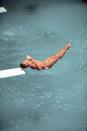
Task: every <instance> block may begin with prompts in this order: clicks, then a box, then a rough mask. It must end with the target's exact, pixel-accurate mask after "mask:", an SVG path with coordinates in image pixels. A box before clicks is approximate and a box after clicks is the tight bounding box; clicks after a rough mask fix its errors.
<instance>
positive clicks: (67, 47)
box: [64, 43, 72, 50]
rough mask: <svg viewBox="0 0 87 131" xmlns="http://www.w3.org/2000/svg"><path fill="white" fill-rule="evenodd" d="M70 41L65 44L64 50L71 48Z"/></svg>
mask: <svg viewBox="0 0 87 131" xmlns="http://www.w3.org/2000/svg"><path fill="white" fill-rule="evenodd" d="M71 46H72V45H71V43H69V44H67V45H66V46H65V47H64V48H65V49H66V50H68V49H69V48H71Z"/></svg>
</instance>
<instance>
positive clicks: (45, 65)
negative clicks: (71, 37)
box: [20, 44, 71, 70]
mask: <svg viewBox="0 0 87 131" xmlns="http://www.w3.org/2000/svg"><path fill="white" fill-rule="evenodd" d="M70 47H71V44H67V45H65V47H64V48H62V49H61V50H60V51H59V52H57V53H56V54H55V55H53V56H50V57H48V58H47V59H45V60H43V61H38V60H36V59H34V58H33V57H31V56H26V58H25V59H24V60H23V62H22V63H21V64H20V67H21V68H22V69H25V68H27V67H30V68H32V69H36V70H47V69H49V68H51V67H52V66H53V65H54V64H55V63H56V62H57V61H58V60H60V59H61V58H62V57H63V56H64V55H65V53H66V52H67V50H68V49H69V48H70Z"/></svg>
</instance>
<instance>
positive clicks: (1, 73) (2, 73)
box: [0, 68, 26, 78]
mask: <svg viewBox="0 0 87 131" xmlns="http://www.w3.org/2000/svg"><path fill="white" fill-rule="evenodd" d="M25 73H26V72H25V71H24V70H23V69H21V68H13V69H7V70H0V78H6V77H12V76H18V75H24V74H25Z"/></svg>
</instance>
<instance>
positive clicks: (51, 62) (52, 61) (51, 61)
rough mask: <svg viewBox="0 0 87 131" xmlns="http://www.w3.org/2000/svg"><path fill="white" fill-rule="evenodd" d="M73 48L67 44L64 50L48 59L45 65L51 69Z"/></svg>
mask: <svg viewBox="0 0 87 131" xmlns="http://www.w3.org/2000/svg"><path fill="white" fill-rule="evenodd" d="M70 47H71V44H67V45H66V46H65V47H64V48H63V49H61V50H60V51H59V52H58V53H56V54H55V55H53V56H51V57H48V58H47V59H45V60H44V62H45V63H46V64H45V65H46V66H47V67H51V66H53V65H54V64H55V63H56V62H57V61H58V60H59V59H61V58H62V57H63V56H64V55H65V53H66V52H67V50H68V49H69V48H70Z"/></svg>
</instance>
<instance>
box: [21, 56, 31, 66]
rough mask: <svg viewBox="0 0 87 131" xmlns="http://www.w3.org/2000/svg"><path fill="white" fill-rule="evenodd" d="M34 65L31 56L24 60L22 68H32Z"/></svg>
mask: <svg viewBox="0 0 87 131" xmlns="http://www.w3.org/2000/svg"><path fill="white" fill-rule="evenodd" d="M31 64H32V57H31V56H28V55H27V56H26V58H25V59H24V60H23V62H22V63H21V64H20V67H21V68H27V67H31Z"/></svg>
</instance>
